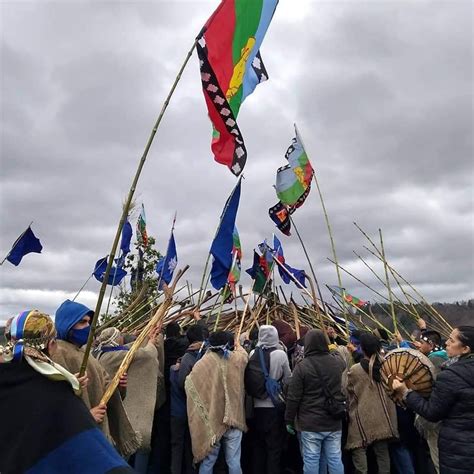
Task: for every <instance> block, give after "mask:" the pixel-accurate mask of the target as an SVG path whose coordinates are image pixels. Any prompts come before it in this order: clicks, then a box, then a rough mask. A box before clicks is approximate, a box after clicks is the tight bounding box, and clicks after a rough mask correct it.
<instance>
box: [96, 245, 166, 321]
mask: <svg viewBox="0 0 474 474" xmlns="http://www.w3.org/2000/svg"><path fill="white" fill-rule="evenodd" d="M134 247H135V251H134V252H130V253H129V254H128V255H127V258H126V259H125V264H124V269H125V270H126V271H127V273H128V274H129V275H132V282H131V285H128V284H127V283H125V279H124V281H123V283H122V284H121V285H120V287H119V294H118V295H117V296H116V297H115V299H114V303H115V308H116V309H115V312H114V314H113V315H107V317H105V315H102V318H101V322H102V323H104V322H106V321H108V320H109V319H111V318H112V317H115V316H118V315H120V314H122V313H123V311H124V310H125V309H126V308H127V307H128V306H129V305H130V303H132V302H133V301H134V300H135V299H136V298H137V296H138V295H139V293H140V291H141V290H142V287H143V286H146V293H145V297H144V300H143V303H141V304H140V305H139V306H138V308H136V309H135V310H134V311H133V314H132V315H131V317H130V322H133V321H136V320H137V319H139V318H141V317H142V316H144V315H145V314H146V313H147V312H149V311H150V310H151V308H152V307H153V302H154V300H155V299H156V297H157V295H158V288H157V283H158V280H157V274H156V264H157V262H158V260H159V259H160V258H161V253H160V252H159V251H158V250H156V249H155V239H154V238H153V237H152V236H149V237H148V245H147V246H146V247H145V246H144V245H143V243H142V242H135V244H134ZM127 280H128V279H127ZM145 302H147V303H146V304H145ZM137 309H138V311H137ZM127 322H128V318H127Z"/></svg>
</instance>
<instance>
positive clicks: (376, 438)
mask: <svg viewBox="0 0 474 474" xmlns="http://www.w3.org/2000/svg"><path fill="white" fill-rule="evenodd" d="M359 340H360V348H361V351H362V355H363V358H362V359H361V360H360V362H359V363H357V364H355V365H353V366H352V367H351V369H350V370H349V372H348V374H347V378H348V385H347V392H348V395H349V430H348V434H347V442H346V449H348V450H351V451H352V460H353V463H354V467H355V472H356V473H357V474H359V473H360V474H362V473H366V472H367V448H368V447H369V446H372V448H373V451H374V453H375V456H376V458H377V467H378V472H379V473H380V474H390V457H389V451H388V441H389V440H394V439H397V438H398V428H397V413H396V409H395V404H394V403H393V402H392V400H390V398H389V397H388V395H387V393H386V392H385V389H384V388H383V387H382V384H381V375H380V366H381V356H380V352H381V349H382V347H381V344H380V341H379V339H378V338H377V336H374V335H373V334H370V333H367V332H363V333H361V334H360V335H359Z"/></svg>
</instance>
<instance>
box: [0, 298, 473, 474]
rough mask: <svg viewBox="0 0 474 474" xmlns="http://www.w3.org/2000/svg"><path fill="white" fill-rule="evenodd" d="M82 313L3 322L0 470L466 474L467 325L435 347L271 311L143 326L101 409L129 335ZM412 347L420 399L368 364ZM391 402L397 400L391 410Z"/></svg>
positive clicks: (75, 307)
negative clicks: (233, 319) (422, 373)
mask: <svg viewBox="0 0 474 474" xmlns="http://www.w3.org/2000/svg"><path fill="white" fill-rule="evenodd" d="M92 317H93V311H91V310H90V309H89V308H87V307H86V306H84V305H82V304H80V303H78V302H73V301H69V300H67V301H65V302H64V303H62V304H61V305H60V306H59V308H58V309H57V311H56V313H55V318H54V322H53V320H52V319H51V318H50V317H49V316H48V315H46V314H44V313H41V312H40V311H38V310H32V311H24V312H23V313H21V314H19V315H18V316H15V317H14V318H11V319H10V320H9V321H8V322H7V327H6V331H5V335H6V338H7V345H6V346H5V347H2V350H1V352H0V407H1V411H2V421H1V422H0V447H1V455H0V472H1V473H2V474H15V473H23V472H28V473H32V474H35V473H68V474H74V473H91V474H94V473H111V474H112V473H113V474H121V473H125V472H138V473H142V474H145V473H146V474H148V473H150V474H154V473H158V474H194V473H195V474H197V473H199V474H210V473H213V472H214V473H229V474H240V473H242V472H243V473H251V474H280V473H281V474H284V473H288V474H290V473H295V474H296V473H301V472H303V473H304V474H319V473H321V474H323V473H324V474H326V473H328V474H342V473H345V472H346V473H357V474H358V473H371V472H374V473H375V472H378V473H380V474H385V473H399V474H411V473H437V474H439V473H440V474H468V473H470V474H472V473H473V472H474V326H460V327H458V328H455V329H454V330H453V331H452V332H451V334H450V336H449V338H448V339H447V340H446V341H443V340H442V337H441V335H440V334H439V333H438V332H437V331H435V330H432V329H430V328H427V327H426V323H425V322H424V321H423V320H420V321H419V326H420V331H419V333H418V335H417V338H416V340H414V341H404V340H401V339H400V338H399V339H398V340H397V341H395V340H394V341H391V340H390V337H389V335H388V333H387V332H386V331H385V330H384V329H376V330H374V331H371V332H369V331H358V330H354V331H352V333H351V334H350V338H349V341H346V340H345V338H344V335H343V334H342V332H341V333H339V332H338V330H337V327H336V326H331V325H329V326H328V327H325V328H322V330H320V329H310V328H307V327H300V328H299V331H298V333H299V334H298V336H297V335H296V333H295V332H294V331H293V328H292V327H291V326H290V325H289V324H288V323H287V322H285V321H283V320H277V321H274V322H273V323H272V324H271V325H261V326H260V327H259V328H257V327H255V328H254V329H253V330H252V331H251V332H250V333H245V334H242V335H240V337H238V336H236V335H235V334H232V333H230V332H226V331H214V332H209V330H208V327H207V325H206V323H205V322H204V321H203V320H199V318H198V317H197V318H196V321H195V322H193V323H192V324H190V325H188V326H187V327H186V328H184V329H183V328H181V327H180V325H179V324H178V323H176V322H171V323H169V324H167V325H166V327H165V328H164V330H162V328H161V327H160V326H157V327H155V328H153V330H152V331H151V332H150V334H149V337H148V340H146V341H145V342H144V343H143V344H142V345H141V346H140V348H139V349H138V350H137V352H136V353H135V355H134V358H133V361H132V363H131V365H130V366H129V368H128V371H127V373H126V374H124V375H123V376H122V377H121V378H120V383H119V384H118V387H117V389H116V390H115V391H114V393H113V394H112V397H111V398H110V400H109V401H108V402H107V403H106V404H105V403H102V401H101V400H102V396H103V395H104V393H105V391H106V389H107V387H108V385H109V383H110V381H111V379H112V378H113V377H114V375H115V374H116V373H117V370H118V368H119V367H120V365H121V363H122V361H123V359H124V357H125V356H126V355H127V353H128V351H129V350H130V347H131V345H132V344H133V341H134V336H132V335H129V334H123V333H121V332H120V330H119V329H117V328H115V327H108V328H106V329H104V330H102V331H99V332H98V334H97V336H96V337H95V341H94V345H93V352H92V356H91V357H90V358H89V360H88V364H87V371H86V372H85V374H84V375H83V376H80V369H81V364H82V362H83V358H84V345H85V344H86V342H87V339H88V336H89V332H90V328H91V326H90V323H91V319H92ZM397 346H401V347H410V348H415V349H417V350H418V351H420V353H421V354H423V355H424V356H425V357H427V359H428V360H429V361H430V362H431V363H432V370H433V372H434V373H435V375H436V380H435V382H434V385H433V389H432V392H431V395H430V397H429V398H424V397H422V396H421V395H420V394H419V393H417V392H415V391H413V390H410V388H409V386H407V385H406V383H405V382H406V381H405V380H402V379H401V378H399V379H395V380H394V381H393V390H394V393H393V396H392V397H390V396H389V395H388V393H387V391H386V389H385V387H384V385H383V383H382V376H381V366H382V361H383V357H384V355H385V354H387V353H388V352H390V351H391V350H392V349H394V348H396V347H397ZM393 399H398V400H402V402H401V403H398V404H395V403H394V401H393Z"/></svg>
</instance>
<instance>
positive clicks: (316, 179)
mask: <svg viewBox="0 0 474 474" xmlns="http://www.w3.org/2000/svg"><path fill="white" fill-rule="evenodd" d="M295 131H296V134H297V136H298V137H299V138H300V140H301V144H302V145H303V148H304V150H305V151H306V147H305V146H304V143H303V139H302V138H301V135H300V133H299V132H298V127H297V126H296V123H295ZM313 179H314V182H315V183H316V188H317V190H318V194H319V199H320V201H321V207H322V208H323V213H324V219H325V220H326V227H327V229H328V234H329V240H330V242H331V249H332V255H333V258H334V261H335V262H336V274H337V282H338V285H339V287H340V288H342V292H343V298H342V304H343V308H344V310H343V313H344V319H345V320H346V331H347V334H349V318H348V315H347V305H346V295H345V290H344V288H343V286H342V278H341V272H340V271H339V264H338V260H337V254H336V246H335V244H334V238H333V235H332V229H331V224H330V222H329V216H328V213H327V210H326V205H325V204H324V199H323V194H322V192H321V188H320V187H319V182H318V178H316V173H313Z"/></svg>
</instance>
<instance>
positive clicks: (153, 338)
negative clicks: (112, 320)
mask: <svg viewBox="0 0 474 474" xmlns="http://www.w3.org/2000/svg"><path fill="white" fill-rule="evenodd" d="M159 332H160V328H159V327H154V328H153V329H152V330H151V332H150V335H149V337H148V342H147V343H146V344H144V345H143V346H142V347H140V348H139V349H138V350H137V351H136V352H135V355H134V357H133V360H132V362H131V364H130V367H129V368H128V370H127V390H126V396H125V398H124V400H123V405H124V407H125V410H126V412H127V415H128V417H129V419H130V422H131V423H132V426H133V428H134V429H135V431H137V432H138V433H140V436H141V445H140V449H139V450H138V451H137V452H136V453H135V454H134V455H133V456H132V458H131V459H130V460H129V462H130V464H131V465H132V466H133V467H134V468H135V470H136V471H137V472H139V473H146V471H147V467H148V452H149V451H150V441H151V428H152V423H153V415H154V411H155V404H156V397H157V385H158V381H161V383H162V384H163V383H164V381H163V373H162V368H160V367H159V361H158V348H159V345H160V344H161V345H162V344H163V340H162V337H161V335H160V334H159ZM130 347H131V344H128V345H124V336H123V335H122V334H121V333H120V331H119V330H118V329H117V328H114V327H111V328H107V329H104V330H103V331H102V332H101V333H100V334H99V335H98V336H97V337H96V339H95V341H94V350H93V355H94V357H96V359H97V360H98V361H99V362H100V363H101V365H102V366H103V367H104V368H105V370H107V373H108V374H109V376H110V377H113V376H114V375H115V374H116V372H117V371H118V369H119V367H120V364H121V363H122V361H123V359H124V357H125V356H126V354H127V352H128V350H129V349H130Z"/></svg>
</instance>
